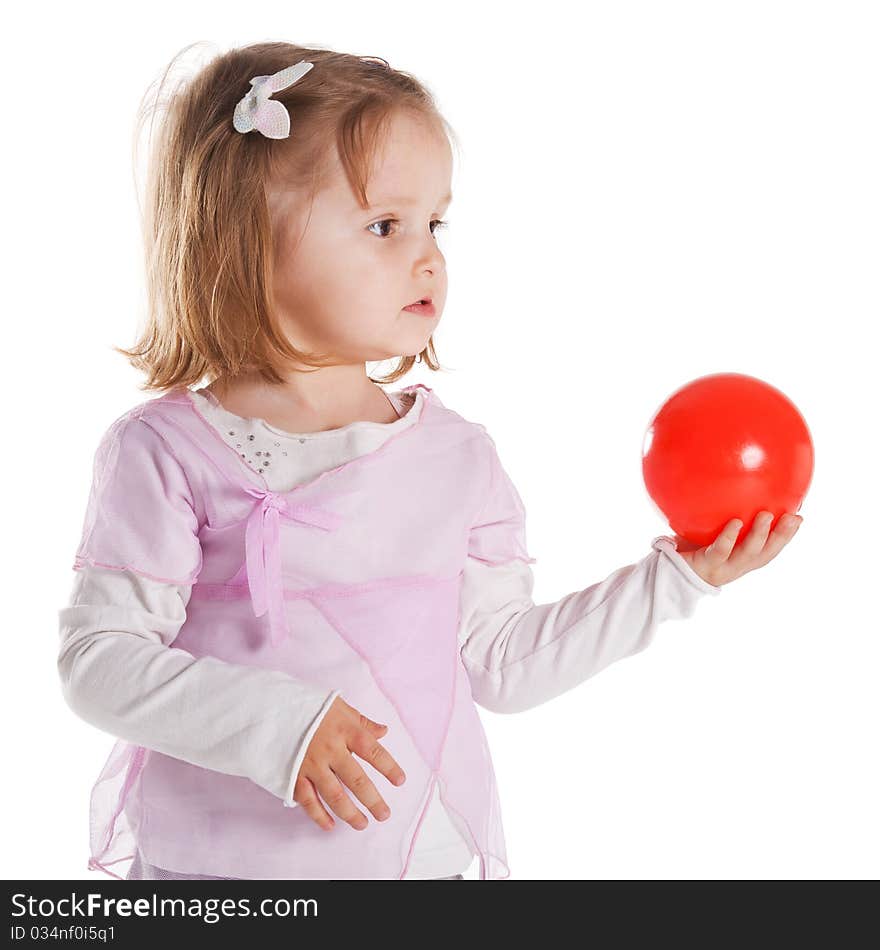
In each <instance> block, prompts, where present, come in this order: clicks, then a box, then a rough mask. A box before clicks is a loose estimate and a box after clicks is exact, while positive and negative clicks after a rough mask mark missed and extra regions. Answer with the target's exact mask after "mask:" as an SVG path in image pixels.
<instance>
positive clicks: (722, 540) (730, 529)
mask: <svg viewBox="0 0 880 950" xmlns="http://www.w3.org/2000/svg"><path fill="white" fill-rule="evenodd" d="M742 526H743V523H742V521H740V520H739V518H733V519H731V520H730V521H728V522H727V524H726V525H725V526H724V527H723V528H722V529H721V531H720V533H719V535H718V537H717V538H716V539H715V540H714V541H713V542H712V543H711V544H710V545H709V546H708V547H707V548H706V552H705V553H706V557H707V558H708V559H709V560H710V561H711V562H712V564H721V563H722V562H723V561H726V560H727V558H728V557H729V556H730V552H731V551H732V550H733V547H734V545H735V544H736V539H737V538H738V537H739V532H740V529H741V528H742Z"/></svg>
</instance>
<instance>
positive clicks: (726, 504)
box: [642, 373, 813, 547]
mask: <svg viewBox="0 0 880 950" xmlns="http://www.w3.org/2000/svg"><path fill="white" fill-rule="evenodd" d="M642 476H643V478H644V480H645V487H646V488H647V489H648V494H649V495H650V496H651V500H652V501H653V502H654V504H655V505H656V506H657V507H658V508H659V509H660V513H661V514H662V515H663V516H664V517H665V518H666V520H667V521H668V522H669V525H670V527H671V528H672V530H673V531H674V532H675V533H676V534H679V535H681V537H683V538H685V539H687V540H688V541H690V542H692V543H693V544H696V545H698V546H699V547H703V546H704V545H707V544H711V543H712V541H714V540H715V538H716V537H717V536H718V534H719V532H720V531H721V530H722V528H724V526H725V525H726V524H727V522H728V521H730V520H731V518H739V519H740V520H741V521H742V523H743V526H742V528H741V529H740V533H739V539H738V541H737V543H741V541H742V540H743V539H744V538H745V536H746V535H747V534H748V532H749V531H750V530H751V527H752V522H753V520H754V518H755V515H757V514H758V512H759V511H771V512H773V515H774V519H773V526H772V527H775V525H776V522H777V521H778V519H779V517H780V516H781V515H783V514H785V513H786V512H797V510H798V509H799V508H800V506H801V504H802V502H803V500H804V496H805V495H806V494H807V489H808V488H809V486H810V481H811V479H812V477H813V441H812V439H811V438H810V431H809V429H808V428H807V424H806V422H805V421H804V418H803V416H802V415H801V414H800V412H798V410H797V407H796V406H795V405H794V404H793V403H792V402H791V401H790V400H789V399H788V398H787V397H786V396H785V395H783V393H781V392H780V391H779V390H778V389H776V388H774V387H773V386H771V385H769V384H768V383H765V382H764V381H763V380H760V379H755V377H753V376H745V375H743V374H741V373H715V374H714V375H711V376H701V377H700V378H699V379H695V380H693V381H692V382H690V383H687V384H685V385H684V386H682V387H681V388H680V389H677V390H676V391H675V392H674V393H673V394H672V395H671V396H670V397H669V398H668V399H667V400H666V402H664V403H663V405H662V406H661V407H660V409H658V410H657V412H656V413H655V415H654V417H653V419H652V420H651V422H650V423H649V425H648V428H647V431H646V432H645V439H644V442H643V445H642ZM771 530H772V528H771Z"/></svg>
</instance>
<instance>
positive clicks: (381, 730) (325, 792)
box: [293, 696, 406, 831]
mask: <svg viewBox="0 0 880 950" xmlns="http://www.w3.org/2000/svg"><path fill="white" fill-rule="evenodd" d="M387 731H388V726H383V725H381V724H380V723H378V722H373V720H372V719H368V718H367V717H366V716H364V715H363V714H362V713H359V712H358V711H357V710H356V709H355V708H354V707H353V706H349V705H348V703H347V702H345V700H344V699H343V698H342V697H341V696H337V697H336V698H335V699H334V700H333V702H332V703H331V705H330V709H329V710H328V711H327V713H326V715H325V716H324V718H323V719H322V720H321V725H320V726H318V728H317V729H316V730H315V734H314V735H313V736H312V741H311V742H310V743H309V745H308V748H307V749H306V754H305V757H304V758H303V762H302V765H301V766H300V770H299V774H298V775H297V779H296V784H295V785H294V787H293V799H294V801H295V802H296V803H297V804H298V805H300V806H301V807H302V808H304V809H305V810H306V813H307V814H308V815H309V817H311V818H312V819H313V820H314V821H315V822H316V823H317V824H318V825H319V826H320V827H321V828H323V829H324V830H325V831H329V830H330V829H331V828H333V827H334V824H335V822H334V821H333V818H332V817H331V816H330V814H329V812H328V811H327V809H326V808H325V807H324V804H323V802H322V801H321V798H323V799H324V801H325V802H327V804H328V805H329V806H330V807H331V808H332V809H333V811H334V812H336V814H337V815H338V816H339V817H340V818H342V819H343V821H347V822H348V823H349V824H350V825H351V826H352V828H356V829H357V830H358V831H363V829H364V828H366V827H367V818H366V816H365V815H364V814H363V812H361V811H360V809H358V808H356V807H355V805H354V803H353V802H352V800H351V799H350V798H349V797H348V795H347V794H346V792H345V789H344V788H343V786H342V782H345V784H346V785H347V786H348V787H349V788H350V789H351V790H352V791H353V792H354V793H355V795H357V797H358V798H359V799H360V800H361V801H362V802H363V803H364V804H365V805H366V806H367V808H369V809H370V811H371V812H372V813H373V815H374V816H375V817H376V818H378V819H379V821H385V819H387V818H388V817H389V816H390V815H391V810H390V809H389V807H388V806H387V805H386V804H385V801H384V800H383V798H382V796H381V795H380V794H379V792H378V790H377V788H376V786H375V785H374V784H373V783H372V782H371V781H370V779H369V778H368V777H367V774H366V773H365V772H364V770H363V769H362V768H361V767H360V765H358V763H357V762H356V761H355V759H354V757H353V756H352V755H351V753H352V752H355V753H356V754H357V755H358V756H360V758H362V759H364V760H365V761H366V762H369V763H370V765H372V766H373V768H375V769H378V771H380V772H381V773H382V774H383V775H385V776H386V778H388V780H389V781H390V782H392V783H393V784H394V785H403V783H404V782H405V781H406V776H405V775H404V774H403V769H402V768H401V767H400V766H399V765H398V764H397V763H396V762H395V761H394V759H393V758H392V757H391V755H390V754H389V753H388V751H387V750H386V749H383V748H382V746H380V745H379V743H378V742H377V741H376V739H377V738H378V737H380V736H384V735H385V733H386V732H387ZM340 779H341V781H340ZM318 794H320V796H321V798H319V797H318Z"/></svg>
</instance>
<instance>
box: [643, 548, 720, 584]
mask: <svg viewBox="0 0 880 950" xmlns="http://www.w3.org/2000/svg"><path fill="white" fill-rule="evenodd" d="M651 547H652V548H653V549H654V550H655V551H662V552H663V553H664V554H665V555H666V556H667V557H668V558H669V560H670V561H672V563H673V564H674V565H675V566H676V568H677V569H678V570H679V571H680V572H681V574H682V575H683V576H684V577H685V578H687V580H688V581H690V583H691V584H692V585H693V586H694V587H696V588H697V590H700V591H702V592H703V593H704V594H712V595H714V596H715V597H717V596H718V595H719V594H720V593H721V588H720V587H716V586H715V585H714V584H710V583H709V582H708V581H705V580H703V578H702V577H700V575H699V574H698V573H697V572H696V571H695V570H694V569H693V568H692V567H691V566H690V564H688V562H687V561H686V560H685V559H684V558H683V557H682V556H681V554H680V553H679V551H678V548H677V547H676V543H675V538H671V537H669V536H668V535H660V536H659V537H657V538H654V540H653V541H652V542H651Z"/></svg>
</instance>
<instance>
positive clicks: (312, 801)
mask: <svg viewBox="0 0 880 950" xmlns="http://www.w3.org/2000/svg"><path fill="white" fill-rule="evenodd" d="M293 800H294V801H295V802H296V803H297V804H298V805H299V807H300V808H302V809H303V810H304V811H305V812H306V814H307V815H308V816H309V817H310V818H311V819H312V821H314V822H315V824H316V825H320V827H321V828H323V829H324V830H325V831H329V830H330V829H331V828H333V827H334V825H335V824H336V822H334V821H333V818H332V817H331V816H330V813H329V812H328V811H327V809H326V808H325V807H324V803H323V802H322V801H321V799H320V798H318V793H317V790H316V789H315V786H314V783H313V782H312V781H311V779H307V778H306V777H305V776H303V775H300V777H299V778H298V779H297V780H296V784H295V785H294V787H293Z"/></svg>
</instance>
